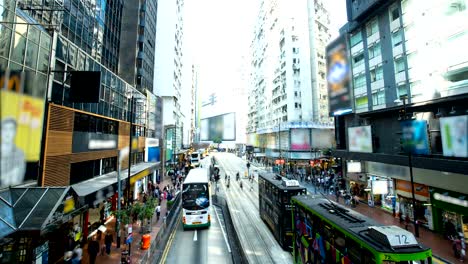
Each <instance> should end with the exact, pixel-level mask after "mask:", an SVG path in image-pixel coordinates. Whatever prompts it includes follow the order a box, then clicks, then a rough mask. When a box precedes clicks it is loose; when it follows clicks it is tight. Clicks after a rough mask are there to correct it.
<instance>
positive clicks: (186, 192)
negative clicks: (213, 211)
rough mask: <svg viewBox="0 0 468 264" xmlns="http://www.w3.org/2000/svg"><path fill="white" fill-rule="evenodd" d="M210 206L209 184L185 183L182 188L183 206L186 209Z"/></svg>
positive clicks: (201, 208)
mask: <svg viewBox="0 0 468 264" xmlns="http://www.w3.org/2000/svg"><path fill="white" fill-rule="evenodd" d="M209 206H210V199H209V197H208V184H206V183H191V184H185V185H184V188H183V190H182V208H184V209H186V210H203V209H206V208H208V207H209Z"/></svg>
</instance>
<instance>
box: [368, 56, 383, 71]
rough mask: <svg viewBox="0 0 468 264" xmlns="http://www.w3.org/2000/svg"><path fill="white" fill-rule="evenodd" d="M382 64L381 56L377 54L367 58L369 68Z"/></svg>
mask: <svg viewBox="0 0 468 264" xmlns="http://www.w3.org/2000/svg"><path fill="white" fill-rule="evenodd" d="M381 64H382V56H381V55H378V56H375V57H374V58H372V59H370V60H369V68H372V67H374V66H379V65H381Z"/></svg>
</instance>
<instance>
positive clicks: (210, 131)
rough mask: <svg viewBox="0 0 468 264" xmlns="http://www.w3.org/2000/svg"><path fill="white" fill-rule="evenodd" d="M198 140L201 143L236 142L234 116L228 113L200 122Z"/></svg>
mask: <svg viewBox="0 0 468 264" xmlns="http://www.w3.org/2000/svg"><path fill="white" fill-rule="evenodd" d="M200 127H201V132H200V138H201V140H203V141H213V140H215V139H221V140H223V141H233V140H236V114H235V113H228V114H223V115H219V116H213V117H209V118H205V119H202V120H201V124H200Z"/></svg>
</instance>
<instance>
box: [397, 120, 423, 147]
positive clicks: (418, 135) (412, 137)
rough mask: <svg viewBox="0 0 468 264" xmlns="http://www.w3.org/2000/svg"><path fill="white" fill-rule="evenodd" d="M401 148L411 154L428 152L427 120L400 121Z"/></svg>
mask: <svg viewBox="0 0 468 264" xmlns="http://www.w3.org/2000/svg"><path fill="white" fill-rule="evenodd" d="M401 131H402V144H403V150H404V151H405V152H406V153H408V152H410V151H411V153H412V154H423V155H428V154H429V140H428V135H427V122H426V121H425V120H413V121H411V120H410V121H403V122H401Z"/></svg>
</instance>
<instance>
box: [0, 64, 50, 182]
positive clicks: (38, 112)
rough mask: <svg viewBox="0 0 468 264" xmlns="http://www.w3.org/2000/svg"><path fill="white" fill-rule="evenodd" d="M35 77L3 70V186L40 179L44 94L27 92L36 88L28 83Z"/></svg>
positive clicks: (0, 92) (0, 98)
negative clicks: (38, 177) (38, 169)
mask: <svg viewBox="0 0 468 264" xmlns="http://www.w3.org/2000/svg"><path fill="white" fill-rule="evenodd" d="M31 78H33V77H32V76H27V75H25V74H24V73H22V72H15V71H11V72H0V120H1V125H0V130H1V131H0V132H1V133H0V134H1V140H0V142H1V150H0V161H1V165H0V169H1V170H0V188H3V187H8V186H14V185H18V184H22V183H24V182H25V181H30V180H31V181H32V180H37V176H38V174H37V166H38V162H39V157H40V152H41V139H42V124H43V119H44V98H43V96H44V95H43V94H42V95H37V96H32V95H30V94H27V93H26V91H27V90H33V88H34V87H29V88H28V89H26V88H27V87H25V86H24V80H27V79H31ZM29 81H31V80H29ZM35 88H36V89H37V90H39V89H40V88H42V89H43V88H45V87H35Z"/></svg>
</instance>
